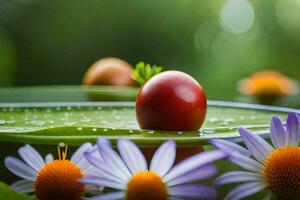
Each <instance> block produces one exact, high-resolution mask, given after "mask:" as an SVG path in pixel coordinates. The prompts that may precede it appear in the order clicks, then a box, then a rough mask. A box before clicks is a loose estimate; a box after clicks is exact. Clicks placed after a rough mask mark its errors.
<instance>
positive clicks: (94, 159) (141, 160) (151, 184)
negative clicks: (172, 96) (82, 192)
mask: <svg viewBox="0 0 300 200" xmlns="http://www.w3.org/2000/svg"><path fill="white" fill-rule="evenodd" d="M97 145H98V149H93V150H91V151H89V152H87V153H86V154H85V156H86V158H87V160H89V161H90V163H91V164H92V165H94V166H95V167H96V168H97V169H98V175H96V176H92V177H86V178H83V179H81V182H82V183H86V184H95V185H98V186H104V187H108V188H112V189H115V190H117V191H115V192H112V193H107V194H103V195H100V196H96V197H93V198H91V199H93V200H122V199H126V200H136V199H143V200H150V199H151V200H167V199H172V200H179V199H215V198H216V197H217V192H216V190H215V188H214V187H212V186H204V185H200V184H197V183H195V182H196V181H199V180H202V179H205V178H208V177H211V176H212V175H214V174H215V173H216V171H217V169H216V168H215V167H214V165H213V164H212V163H213V162H214V161H216V160H219V159H223V158H225V157H226V155H228V154H227V153H225V152H222V151H219V150H215V151H210V152H204V153H201V154H198V155H195V156H192V157H190V158H187V159H186V160H184V161H182V162H181V163H179V164H177V165H176V166H174V167H173V165H174V161H175V157H176V144H175V142H173V141H171V140H170V141H167V142H165V143H164V144H162V145H161V146H160V147H159V148H158V149H157V151H156V152H155V154H154V156H153V158H152V161H151V164H150V166H149V167H148V165H147V162H146V159H145V157H144V155H143V154H142V152H141V150H140V149H139V148H138V147H137V146H136V145H135V144H134V143H133V142H131V141H129V140H125V139H120V140H118V144H117V148H118V151H119V154H118V153H117V152H116V151H115V150H113V148H112V146H111V144H110V143H109V141H108V140H107V139H104V138H99V139H98V142H97ZM99 155H100V156H99Z"/></svg>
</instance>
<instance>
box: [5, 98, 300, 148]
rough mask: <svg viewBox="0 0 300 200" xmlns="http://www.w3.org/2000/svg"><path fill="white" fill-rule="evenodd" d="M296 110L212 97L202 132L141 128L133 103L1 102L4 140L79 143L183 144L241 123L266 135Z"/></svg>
mask: <svg viewBox="0 0 300 200" xmlns="http://www.w3.org/2000/svg"><path fill="white" fill-rule="evenodd" d="M290 111H293V112H299V111H297V110H291V109H285V108H275V107H264V106H251V105H241V104H234V103H226V102H209V107H208V113H207V117H206V122H205V123H204V125H203V127H202V128H201V130H200V131H199V132H168V131H154V130H140V128H139V126H138V124H137V121H136V118H135V110H134V103H130V102H85V103H84V102H81V103H80V102H78V103H19V104H17V103H14V104H11V103H8V104H0V142H5V143H7V142H11V143H21V144H23V143H31V144H57V143H59V142H65V143H67V144H73V145H78V144H81V143H82V142H86V141H93V142H94V141H95V140H96V138H97V137H99V136H104V137H107V138H108V139H111V140H112V141H113V142H115V141H116V140H117V139H118V138H121V137H122V138H128V139H131V140H133V141H135V142H136V143H137V144H139V145H140V146H157V145H158V144H160V143H162V142H163V141H165V140H167V139H170V138H172V139H174V140H176V142H177V143H178V145H179V146H198V145H200V144H207V143H208V140H209V139H211V138H228V139H237V140H238V139H239V137H238V133H237V129H238V128H239V127H241V126H243V127H245V128H248V129H250V130H251V131H253V132H256V133H258V134H266V133H267V132H268V129H269V122H270V119H271V117H272V116H274V115H277V116H279V117H280V118H282V119H284V118H285V117H286V115H287V112H290Z"/></svg>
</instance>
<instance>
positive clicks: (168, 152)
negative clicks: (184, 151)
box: [150, 140, 176, 177]
mask: <svg viewBox="0 0 300 200" xmlns="http://www.w3.org/2000/svg"><path fill="white" fill-rule="evenodd" d="M175 158H176V144H175V142H174V141H172V140H169V141H167V142H165V143H163V144H162V145H161V146H160V147H159V148H158V149H157V150H156V152H155V154H154V155H153V157H152V160H151V164H150V170H151V171H155V172H156V173H157V174H158V175H160V176H161V177H163V176H164V175H165V174H166V173H168V172H169V171H170V169H171V168H172V166H173V164H174V161H175Z"/></svg>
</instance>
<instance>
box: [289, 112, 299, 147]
mask: <svg viewBox="0 0 300 200" xmlns="http://www.w3.org/2000/svg"><path fill="white" fill-rule="evenodd" d="M286 132H287V138H286V145H287V146H294V147H295V146H298V143H299V138H300V124H299V120H298V117H297V115H296V114H295V113H290V114H289V115H288V118H287V120H286Z"/></svg>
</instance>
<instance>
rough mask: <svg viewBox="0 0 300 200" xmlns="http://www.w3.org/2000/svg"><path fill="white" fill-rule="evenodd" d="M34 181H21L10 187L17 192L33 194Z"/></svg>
mask: <svg viewBox="0 0 300 200" xmlns="http://www.w3.org/2000/svg"><path fill="white" fill-rule="evenodd" d="M33 185H34V181H30V180H20V181H17V182H15V183H13V184H12V185H11V186H10V187H11V188H12V189H13V190H15V191H16V192H23V193H31V192H34V186H33Z"/></svg>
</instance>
